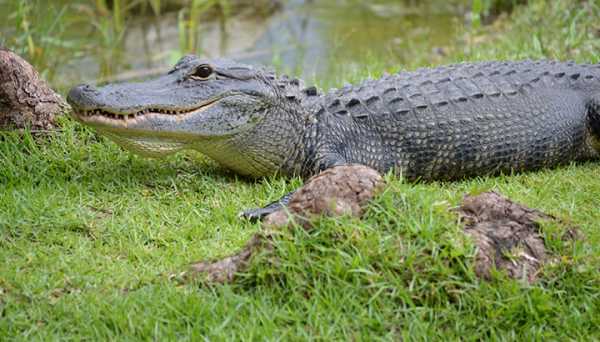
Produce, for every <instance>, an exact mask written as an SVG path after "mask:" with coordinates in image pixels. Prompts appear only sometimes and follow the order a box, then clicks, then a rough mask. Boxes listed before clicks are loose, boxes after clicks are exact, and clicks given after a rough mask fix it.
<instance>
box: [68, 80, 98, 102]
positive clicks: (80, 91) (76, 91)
mask: <svg viewBox="0 0 600 342" xmlns="http://www.w3.org/2000/svg"><path fill="white" fill-rule="evenodd" d="M98 95H100V92H99V91H98V89H97V88H96V87H94V86H92V85H89V84H80V85H78V86H75V87H73V88H72V89H71V90H70V91H69V94H68V95H67V102H69V103H70V104H71V106H85V105H86V104H87V103H90V102H91V101H90V100H91V99H93V98H94V97H96V96H98Z"/></svg>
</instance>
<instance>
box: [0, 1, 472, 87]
mask: <svg viewBox="0 0 600 342" xmlns="http://www.w3.org/2000/svg"><path fill="white" fill-rule="evenodd" d="M0 13H2V16H1V17H3V18H5V20H3V21H2V22H0V43H3V44H5V45H8V46H9V47H11V48H13V49H15V50H16V51H17V52H19V53H21V54H22V55H23V56H24V57H26V58H27V59H28V60H30V61H32V63H33V64H34V65H35V66H36V67H37V68H38V69H39V70H40V71H42V73H43V74H44V75H45V77H46V78H47V79H48V80H49V81H50V82H51V84H52V85H53V86H54V87H55V88H57V89H59V90H60V91H65V90H66V89H68V88H69V87H70V86H72V85H74V84H77V83H82V82H90V83H103V82H110V81H124V80H134V79H140V78H145V77H150V76H152V75H155V74H157V73H160V72H163V71H164V70H165V69H167V68H168V67H169V66H170V65H172V64H173V63H174V62H175V61H176V60H177V59H178V58H179V57H181V56H182V55H183V54H185V53H187V52H189V50H190V49H189V47H186V45H189V44H188V43H189V36H188V37H185V36H183V35H182V32H185V31H183V30H184V26H183V25H184V24H185V22H184V21H183V20H184V18H188V17H189V9H186V8H185V7H184V8H183V9H179V10H178V9H177V8H175V9H174V10H171V11H163V12H161V13H160V14H159V15H155V14H153V13H152V12H151V11H145V12H143V13H142V11H130V12H127V13H129V14H128V16H127V17H126V18H122V20H120V21H119V20H115V18H114V15H111V13H110V12H103V11H100V10H99V9H98V7H97V6H96V3H95V2H94V1H61V0H59V1H29V2H19V1H14V0H13V1H2V0H0ZM131 13H135V14H131ZM464 13H465V8H464V6H461V5H456V4H454V5H451V4H449V3H448V2H446V1H370V2H364V1H350V0H346V1H310V0H304V1H303V0H289V1H284V2H282V3H281V5H280V6H279V7H277V8H276V9H275V10H271V11H256V10H255V9H254V10H251V9H248V8H246V9H241V10H236V11H234V12H232V13H230V14H229V15H228V16H227V17H225V16H223V15H221V14H219V12H217V11H212V12H208V13H205V14H203V15H202V16H199V17H198V18H199V19H198V20H197V22H198V24H197V25H198V26H197V28H196V29H195V30H194V32H193V36H194V37H193V38H194V40H195V44H194V45H195V47H194V48H193V49H191V50H193V51H192V52H195V53H197V54H200V55H203V56H206V57H209V58H217V57H226V58H232V59H237V60H240V61H243V62H247V63H250V64H262V65H273V66H275V67H276V68H277V69H278V70H280V71H282V72H286V73H289V74H292V75H297V76H301V77H303V78H305V79H307V81H308V82H313V81H316V82H317V83H319V84H321V85H324V86H329V85H335V84H339V83H342V82H346V81H351V80H348V79H347V78H346V77H345V74H348V71H351V70H353V69H357V68H369V67H372V66H375V67H376V70H381V69H385V70H391V71H393V70H398V69H401V68H403V67H405V66H414V65H415V64H435V63H436V62H437V61H438V60H439V59H440V57H441V56H443V55H444V54H445V53H447V51H448V50H449V49H456V48H457V45H460V42H461V39H462V37H463V36H464V32H465V26H466V25H467V23H466V16H465V14H464ZM120 26H123V27H120ZM31 51H34V52H33V53H32V52H31Z"/></svg>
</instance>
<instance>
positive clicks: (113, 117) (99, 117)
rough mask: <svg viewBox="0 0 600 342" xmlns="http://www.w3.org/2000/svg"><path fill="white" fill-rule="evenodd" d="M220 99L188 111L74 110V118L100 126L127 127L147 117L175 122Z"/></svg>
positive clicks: (152, 109) (148, 109) (153, 109)
mask: <svg viewBox="0 0 600 342" xmlns="http://www.w3.org/2000/svg"><path fill="white" fill-rule="evenodd" d="M219 100H220V98H216V99H213V100H210V101H207V102H205V103H203V104H201V105H200V106H198V107H194V108H189V109H181V110H177V109H161V108H145V109H142V110H139V111H137V112H133V113H114V112H111V111H108V110H105V109H89V110H85V109H75V110H74V113H75V116H76V117H77V118H78V119H80V120H82V121H85V122H88V123H92V122H95V123H102V124H112V125H114V124H117V125H128V124H130V123H135V122H137V121H140V120H142V119H144V118H145V117H149V116H160V117H162V118H170V119H175V120H183V119H185V118H186V117H187V116H189V115H191V114H194V113H198V112H201V111H203V110H205V109H207V108H209V107H211V106H212V105H214V104H215V103H216V102H217V101H219Z"/></svg>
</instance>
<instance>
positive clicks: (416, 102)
mask: <svg viewBox="0 0 600 342" xmlns="http://www.w3.org/2000/svg"><path fill="white" fill-rule="evenodd" d="M597 93H600V65H579V64H575V63H570V62H568V63H561V62H552V61H522V62H484V63H472V64H458V65H452V66H447V67H440V68H434V69H419V70H417V71H414V72H404V73H400V74H397V75H392V76H386V77H384V78H382V79H380V80H376V81H367V82H365V83H363V84H361V85H358V86H350V87H345V88H343V89H340V90H336V91H333V92H330V93H328V94H327V95H325V96H324V97H322V98H321V101H320V103H319V105H318V106H319V109H318V114H317V115H316V120H317V121H318V126H319V127H318V129H317V133H316V136H315V138H316V140H317V141H319V142H320V145H319V146H320V149H321V150H320V153H321V155H336V156H338V158H341V159H342V160H343V162H346V163H361V164H365V165H369V166H371V167H374V168H376V169H378V170H379V171H387V170H389V169H392V168H396V169H399V170H402V172H403V174H404V175H405V176H407V177H408V178H413V179H414V178H422V179H456V178H462V177H470V176H475V175H483V174H491V173H498V172H510V171H511V170H515V171H521V170H533V169H538V168H542V167H552V166H555V165H557V164H561V163H566V162H569V161H573V160H578V159H584V158H593V157H597V156H598V152H597V151H595V150H594V149H593V148H592V147H591V144H590V142H589V140H590V132H589V127H588V126H589V124H588V119H587V115H588V107H589V102H590V99H591V97H592V96H593V95H594V94H597ZM321 167H322V166H321Z"/></svg>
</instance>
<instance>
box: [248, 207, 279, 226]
mask: <svg viewBox="0 0 600 342" xmlns="http://www.w3.org/2000/svg"><path fill="white" fill-rule="evenodd" d="M277 210H279V209H271V208H269V207H268V206H267V207H265V208H252V209H248V210H244V211H241V212H240V213H239V214H238V216H239V217H241V218H243V219H246V220H249V221H250V222H257V221H261V220H262V219H263V218H265V217H266V216H268V215H269V214H271V213H274V212H276V211H277Z"/></svg>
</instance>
